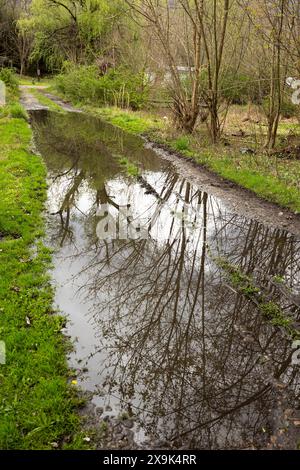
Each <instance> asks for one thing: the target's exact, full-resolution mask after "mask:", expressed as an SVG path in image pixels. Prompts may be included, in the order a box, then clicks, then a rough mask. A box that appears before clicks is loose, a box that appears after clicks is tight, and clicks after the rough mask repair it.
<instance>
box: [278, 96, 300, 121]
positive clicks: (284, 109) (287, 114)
mask: <svg viewBox="0 0 300 470" xmlns="http://www.w3.org/2000/svg"><path fill="white" fill-rule="evenodd" d="M298 112H299V105H296V104H294V103H293V102H292V100H290V101H289V100H284V101H283V103H282V104H281V116H282V117H284V118H287V119H289V118H291V117H295V116H297V114H298Z"/></svg>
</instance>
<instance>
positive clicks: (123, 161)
mask: <svg viewBox="0 0 300 470" xmlns="http://www.w3.org/2000/svg"><path fill="white" fill-rule="evenodd" d="M119 163H120V165H123V166H125V167H126V172H127V175H128V176H138V175H139V174H140V171H139V169H138V167H137V166H136V165H135V164H134V163H131V162H130V161H129V160H128V158H126V157H121V158H119Z"/></svg>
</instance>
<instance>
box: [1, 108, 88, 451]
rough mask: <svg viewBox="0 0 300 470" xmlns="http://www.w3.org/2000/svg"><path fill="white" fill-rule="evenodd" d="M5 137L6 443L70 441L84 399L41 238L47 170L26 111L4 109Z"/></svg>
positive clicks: (46, 445) (26, 445) (30, 445)
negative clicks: (12, 113)
mask: <svg viewBox="0 0 300 470" xmlns="http://www.w3.org/2000/svg"><path fill="white" fill-rule="evenodd" d="M14 106H16V105H14ZM0 139H1V151H0V340H2V341H4V342H5V344H6V364H4V365H3V364H0V415H1V419H0V448H1V449H50V448H52V447H53V443H56V444H57V445H58V447H63V445H64V444H63V443H64V437H65V436H73V435H74V436H76V432H77V430H78V428H79V418H78V417H77V414H76V406H77V405H78V404H79V399H78V397H77V392H76V388H75V387H73V386H71V385H69V384H68V381H69V374H70V372H69V370H68V366H67V363H66V353H67V350H68V348H69V347H70V345H69V344H68V343H67V341H66V339H65V338H64V336H63V335H62V333H61V328H62V327H63V325H64V323H65V319H64V318H63V317H61V316H59V315H56V314H55V313H54V312H53V310H52V304H53V292H52V289H51V287H50V284H49V276H48V268H49V267H50V263H51V254H50V252H49V250H48V249H47V248H46V247H45V246H44V245H43V243H42V242H41V236H42V235H43V234H44V220H43V217H42V211H43V208H44V202H45V198H46V169H45V166H44V164H43V162H42V160H41V158H40V157H38V156H36V155H34V154H32V153H30V152H29V151H28V146H29V144H30V141H31V130H30V128H29V126H28V124H27V122H26V121H25V120H24V119H23V118H19V117H18V118H12V117H8V116H5V113H4V116H3V115H2V117H1V118H0ZM74 438H75V439H77V444H76V446H77V447H78V448H80V447H84V443H83V441H82V439H80V438H78V437H74Z"/></svg>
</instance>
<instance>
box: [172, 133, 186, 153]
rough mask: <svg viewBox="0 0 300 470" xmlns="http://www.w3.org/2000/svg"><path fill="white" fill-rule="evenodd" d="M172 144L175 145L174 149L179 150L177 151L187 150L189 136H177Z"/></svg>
mask: <svg viewBox="0 0 300 470" xmlns="http://www.w3.org/2000/svg"><path fill="white" fill-rule="evenodd" d="M174 145H175V148H176V150H179V151H183V150H188V149H189V146H190V141H189V138H188V137H186V136H182V137H179V138H178V139H177V140H176V141H175V143H174Z"/></svg>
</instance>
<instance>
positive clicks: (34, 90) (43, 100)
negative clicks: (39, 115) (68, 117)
mask: <svg viewBox="0 0 300 470" xmlns="http://www.w3.org/2000/svg"><path fill="white" fill-rule="evenodd" d="M29 91H30V94H32V95H33V96H34V97H35V98H36V99H37V100H38V102H39V103H40V104H42V105H44V106H47V107H48V108H49V110H50V111H57V112H62V113H65V112H66V111H64V110H63V109H62V107H61V106H59V105H58V104H57V103H54V101H52V100H51V99H50V98H48V97H47V96H45V95H44V94H43V92H42V91H41V90H39V89H37V88H31V89H30V90H29Z"/></svg>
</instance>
